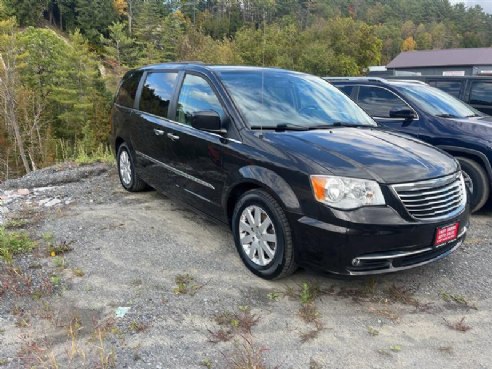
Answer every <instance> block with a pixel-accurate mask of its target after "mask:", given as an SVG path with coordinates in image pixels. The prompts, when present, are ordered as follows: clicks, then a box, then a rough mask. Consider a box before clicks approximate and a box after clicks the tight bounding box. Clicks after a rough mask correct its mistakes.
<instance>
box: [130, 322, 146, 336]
mask: <svg viewBox="0 0 492 369" xmlns="http://www.w3.org/2000/svg"><path fill="white" fill-rule="evenodd" d="M147 328H149V326H148V324H145V323H142V322H137V321H136V320H133V321H131V322H130V324H129V325H128V329H129V330H130V331H131V332H133V333H140V332H143V331H145V330H146V329H147Z"/></svg>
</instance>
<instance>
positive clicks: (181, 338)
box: [0, 165, 492, 369]
mask: <svg viewBox="0 0 492 369" xmlns="http://www.w3.org/2000/svg"><path fill="white" fill-rule="evenodd" d="M51 176H54V178H55V179H54V180H53V182H51V180H50V178H51ZM60 178H62V179H60ZM65 179H66V180H65ZM53 184H54V185H55V186H53V187H50V188H41V189H39V188H38V189H36V188H37V187H39V186H41V187H46V186H52V185H53ZM23 187H26V188H28V189H29V194H26V191H20V193H19V192H18V190H19V189H20V188H23ZM0 198H1V199H3V204H2V203H0V209H2V208H3V210H2V211H3V214H4V215H3V220H1V218H0V223H1V222H3V223H4V224H7V225H10V226H11V227H14V226H15V227H18V228H24V229H26V230H27V231H28V232H29V233H30V234H31V235H32V236H33V237H34V238H35V239H37V240H38V247H37V249H36V250H35V251H34V252H33V253H32V254H29V255H24V256H21V257H19V258H16V260H15V262H14V265H15V267H12V266H8V265H2V264H1V263H2V262H0V271H1V272H0V277H1V278H2V279H1V280H0V366H1V365H3V367H5V368H9V369H10V368H27V367H31V366H33V365H34V366H36V367H40V368H110V367H116V368H163V369H164V368H166V369H181V368H183V369H185V368H186V369H193V368H196V369H199V368H236V366H234V362H238V361H240V358H241V357H245V356H246V357H248V358H250V359H259V360H260V359H261V362H262V363H263V365H264V366H257V367H256V368H257V369H261V368H276V367H278V368H284V369H288V368H292V369H298V368H299V369H302V368H306V369H308V368H309V369H316V368H395V367H398V368H443V367H446V368H492V357H491V355H490V347H492V314H491V313H492V299H491V296H490V294H491V291H492V263H491V262H490V253H489V251H488V249H489V248H490V245H491V239H492V232H491V229H492V212H491V211H490V209H489V210H485V211H484V212H482V213H480V214H478V215H475V216H474V217H473V219H472V227H471V230H470V232H469V235H468V239H467V241H466V243H465V245H464V246H463V247H462V248H460V249H459V250H458V251H457V252H456V253H454V254H453V255H451V256H449V257H447V258H445V259H443V260H442V261H439V262H437V263H434V264H431V265H427V266H425V267H421V268H418V269H414V270H409V271H405V272H402V273H398V274H393V275H386V276H378V277H375V278H358V279H351V280H340V279H335V278H334V277H332V276H324V275H320V274H314V273H311V272H309V271H303V270H300V271H298V272H297V273H296V274H294V275H293V276H292V277H289V278H287V279H284V280H281V281H275V282H269V281H264V280H261V279H258V278H256V277H255V276H253V275H252V274H251V273H250V272H248V270H247V269H246V268H245V267H244V266H243V265H242V263H241V261H240V259H239V257H238V255H237V253H236V250H235V249H234V245H233V241H232V236H231V234H230V232H229V230H228V229H227V227H225V226H222V225H217V224H215V223H212V222H210V221H208V220H207V219H206V218H205V217H203V216H201V215H197V214H196V213H194V212H192V211H190V210H188V209H187V208H185V207H183V206H182V205H181V204H179V203H176V202H174V201H172V200H170V199H168V198H166V197H165V196H163V195H161V194H159V193H156V192H144V193H139V194H130V193H128V192H125V191H124V190H123V189H122V188H121V187H120V185H119V183H118V179H117V175H116V172H115V170H114V169H113V168H109V167H107V166H104V165H96V166H90V167H84V168H76V167H65V168H58V169H56V170H53V171H52V172H50V170H45V171H43V172H42V173H41V174H39V176H38V174H36V173H34V174H31V176H30V178H28V179H26V178H24V179H21V180H19V181H17V182H16V181H11V182H9V183H6V184H3V185H2V186H0ZM54 199H58V200H60V201H59V202H57V201H55V202H53V201H52V200H54ZM50 201H51V205H50V206H46V205H47V204H50ZM12 219H16V220H17V223H15V222H12ZM22 219H24V220H23V221H19V220H22ZM54 246H55V247H58V248H60V246H63V247H61V248H64V249H65V251H67V252H66V253H65V254H62V251H63V250H58V249H57V250H56V252H55V254H57V256H56V257H52V256H50V251H49V250H50V247H51V249H53V247H54ZM68 249H71V251H68ZM178 282H179V283H178ZM121 307H125V308H129V309H119V308H121ZM117 310H119V311H118V312H119V313H125V312H126V314H124V316H122V317H118V316H117V314H116V312H117ZM122 315H123V314H122ZM463 318H464V320H463V321H462V322H461V323H462V324H458V323H459V322H460V321H461V320H462V319H463ZM219 323H220V324H219ZM451 326H452V327H451ZM216 341H219V342H216ZM237 368H241V369H242V368H245V369H246V368H253V366H250V367H247V366H238V367H237Z"/></svg>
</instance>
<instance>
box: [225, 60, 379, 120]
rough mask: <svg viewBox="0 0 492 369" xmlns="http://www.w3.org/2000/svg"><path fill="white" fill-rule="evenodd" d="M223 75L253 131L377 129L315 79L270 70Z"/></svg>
mask: <svg viewBox="0 0 492 369" xmlns="http://www.w3.org/2000/svg"><path fill="white" fill-rule="evenodd" d="M219 75H220V77H221V79H222V81H223V83H224V85H225V87H226V88H227V90H228V92H229V94H230V95H231V97H232V98H233V100H234V102H235V104H236V106H237V107H238V108H239V110H240V111H241V114H242V115H243V117H244V118H245V119H246V121H247V123H248V125H249V126H250V127H251V128H262V129H272V128H278V127H279V126H283V127H292V128H293V127H296V128H306V129H310V128H316V127H317V126H336V125H363V126H376V123H375V122H374V121H373V120H372V118H370V117H369V116H368V115H367V114H366V113H365V112H364V111H363V110H362V109H360V108H359V107H358V106H357V105H356V104H355V103H354V102H352V100H350V99H349V98H348V97H346V96H345V95H344V94H343V93H342V92H340V91H338V90H337V89H336V88H335V87H333V86H331V85H330V84H329V83H328V82H326V81H324V80H322V79H321V78H318V77H315V76H310V75H305V74H301V73H295V72H286V71H278V70H268V69H263V70H246V71H244V70H243V71H237V70H234V71H233V70H226V71H220V72H219Z"/></svg>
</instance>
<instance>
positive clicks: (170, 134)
mask: <svg viewBox="0 0 492 369" xmlns="http://www.w3.org/2000/svg"><path fill="white" fill-rule="evenodd" d="M167 137H168V138H170V139H171V140H173V141H177V140H179V136H176V135H173V134H172V133H168V134H167Z"/></svg>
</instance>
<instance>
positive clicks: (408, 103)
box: [326, 78, 492, 211]
mask: <svg viewBox="0 0 492 369" xmlns="http://www.w3.org/2000/svg"><path fill="white" fill-rule="evenodd" d="M326 80H329V81H330V82H331V83H332V84H333V85H334V86H336V87H338V88H339V89H340V90H342V91H343V92H344V93H345V94H346V95H348V96H349V97H350V98H352V100H354V101H355V102H356V103H357V104H359V106H360V107H361V108H363V109H364V110H365V111H366V112H367V113H368V114H369V115H371V116H372V117H373V118H374V119H375V120H376V122H378V123H379V124H380V125H381V126H384V127H386V128H388V129H390V130H393V131H396V132H401V133H405V134H408V135H411V136H414V137H417V138H419V139H421V140H423V141H425V142H428V143H430V144H432V145H434V146H436V147H438V148H440V149H442V150H444V151H446V152H448V153H449V154H451V155H453V156H454V157H456V159H458V161H459V162H460V164H461V168H462V169H463V173H464V175H465V181H466V183H467V185H468V187H469V188H470V191H471V198H470V204H471V205H470V207H471V209H472V211H477V210H479V209H480V208H482V207H483V205H484V204H485V203H486V202H487V200H488V198H489V194H490V187H491V185H492V166H491V163H492V117H490V116H486V115H485V114H482V113H480V112H478V111H477V110H475V109H473V108H472V107H470V106H468V105H466V104H464V103H463V102H462V101H460V100H458V99H456V98H454V97H453V96H451V95H449V94H447V93H445V92H443V91H441V90H439V89H437V88H434V87H431V86H429V85H427V84H426V83H424V82H420V81H408V80H385V79H380V78H326Z"/></svg>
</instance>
